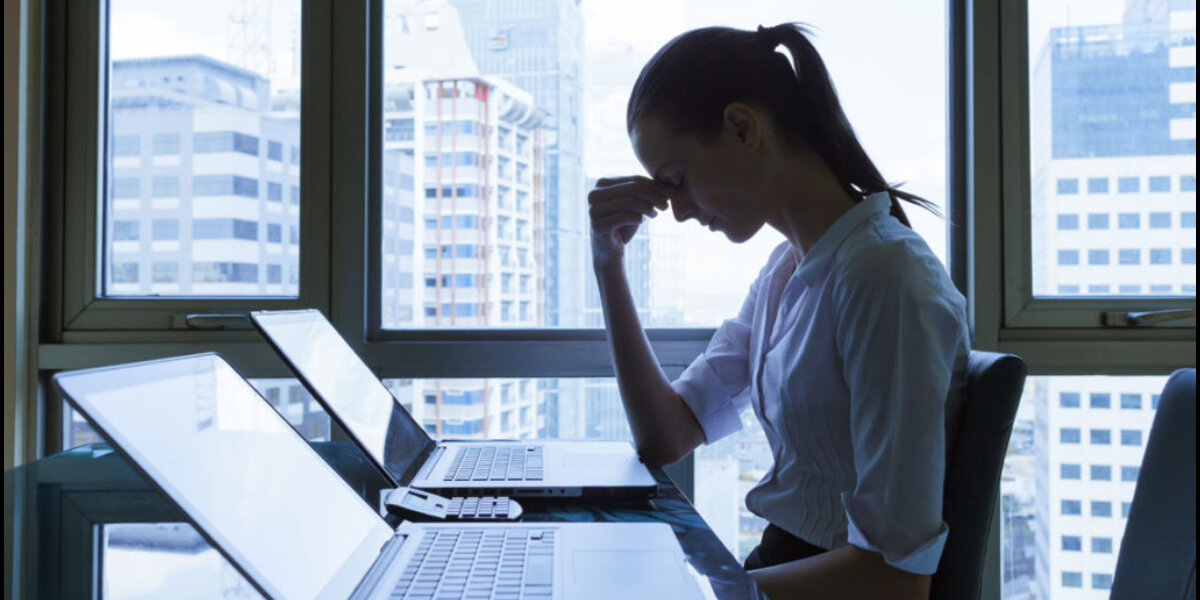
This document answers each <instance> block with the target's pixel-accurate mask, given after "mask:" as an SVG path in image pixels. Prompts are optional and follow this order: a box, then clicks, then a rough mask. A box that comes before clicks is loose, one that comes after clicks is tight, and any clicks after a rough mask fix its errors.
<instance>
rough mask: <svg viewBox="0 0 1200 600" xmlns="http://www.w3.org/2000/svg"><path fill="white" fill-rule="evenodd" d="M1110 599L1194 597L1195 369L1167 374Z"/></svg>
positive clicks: (1177, 598)
mask: <svg viewBox="0 0 1200 600" xmlns="http://www.w3.org/2000/svg"><path fill="white" fill-rule="evenodd" d="M1111 597H1112V598H1113V600H1121V599H1124V598H1156V599H1162V600H1181V599H1183V598H1195V597H1196V370H1195V369H1180V370H1178V371H1175V373H1174V374H1172V375H1171V378H1170V379H1168V380H1167V385H1166V387H1164V388H1163V392H1162V396H1161V397H1160V398H1159V401H1158V413H1157V414H1155V415H1154V425H1152V426H1151V427H1150V439H1149V441H1148V442H1147V443H1146V454H1145V455H1144V457H1143V458H1142V469H1141V472H1139V473H1138V479H1137V487H1135V488H1134V490H1133V506H1131V507H1130V508H1129V521H1127V522H1126V523H1125V538H1124V539H1123V540H1121V552H1120V554H1118V555H1117V571H1116V574H1115V576H1114V578H1113V587H1112V596H1111Z"/></svg>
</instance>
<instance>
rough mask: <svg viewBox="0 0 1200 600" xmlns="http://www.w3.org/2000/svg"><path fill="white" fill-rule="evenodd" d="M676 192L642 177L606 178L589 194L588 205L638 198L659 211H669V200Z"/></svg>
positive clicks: (598, 182)
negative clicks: (618, 199)
mask: <svg viewBox="0 0 1200 600" xmlns="http://www.w3.org/2000/svg"><path fill="white" fill-rule="evenodd" d="M673 192H674V190H673V189H672V188H671V187H670V186H667V185H665V184H663V183H660V182H657V181H654V180H652V179H648V178H646V177H641V176H633V177H621V178H613V179H609V178H605V179H600V180H598V181H597V182H596V187H595V188H594V189H593V190H592V191H591V192H590V193H589V194H588V204H591V205H596V204H603V203H605V202H610V201H612V200H615V199H617V198H631V199H632V198H636V199H638V200H640V201H642V202H645V203H647V204H648V205H650V206H653V207H654V208H657V209H659V210H666V209H667V199H668V198H669V197H670V195H671V193H673Z"/></svg>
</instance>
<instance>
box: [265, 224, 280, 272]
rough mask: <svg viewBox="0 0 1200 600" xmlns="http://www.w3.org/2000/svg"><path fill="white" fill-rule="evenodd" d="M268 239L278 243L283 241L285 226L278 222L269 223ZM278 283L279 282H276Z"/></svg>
mask: <svg viewBox="0 0 1200 600" xmlns="http://www.w3.org/2000/svg"><path fill="white" fill-rule="evenodd" d="M267 241H268V242H274V243H276V244H279V243H282V242H283V226H282V225H280V224H278V223H268V224H267ZM275 283H278V282H275Z"/></svg>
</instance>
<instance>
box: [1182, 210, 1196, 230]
mask: <svg viewBox="0 0 1200 600" xmlns="http://www.w3.org/2000/svg"><path fill="white" fill-rule="evenodd" d="M1179 226H1180V227H1183V228H1186V229H1195V228H1196V213H1195V211H1189V212H1181V213H1179Z"/></svg>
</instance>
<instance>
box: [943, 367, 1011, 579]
mask: <svg viewBox="0 0 1200 600" xmlns="http://www.w3.org/2000/svg"><path fill="white" fill-rule="evenodd" d="M1024 386H1025V362H1024V361H1022V360H1021V359H1020V358H1019V357H1017V356H1013V355H1011V354H996V353H993V352H979V351H971V355H970V357H969V358H968V361H967V389H966V395H965V396H966V397H965V399H964V401H963V404H962V406H961V408H959V414H958V416H957V419H954V416H953V414H951V419H952V421H951V422H950V423H949V424H948V426H947V430H948V431H947V436H946V482H945V489H944V492H943V494H942V519H943V520H945V521H946V525H947V526H949V528H950V533H949V536H948V537H947V538H946V546H945V548H944V549H943V550H942V559H941V562H940V563H938V569H937V572H936V573H934V575H933V581H932V590H931V594H930V598H931V599H936V600H949V599H954V600H973V599H976V598H979V590H980V584H981V581H982V575H983V561H984V558H985V555H986V554H987V539H988V534H989V533H990V531H991V522H992V516H993V513H995V511H996V497H997V493H998V491H999V487H1000V471H1001V469H1002V468H1003V467H1004V455H1005V453H1006V452H1007V450H1008V438H1009V436H1010V435H1011V434H1012V427H1013V420H1014V419H1015V418H1016V416H1017V406H1018V405H1019V404H1020V402H1021V391H1022V390H1023V389H1024ZM954 420H956V421H957V427H955V423H954Z"/></svg>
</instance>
